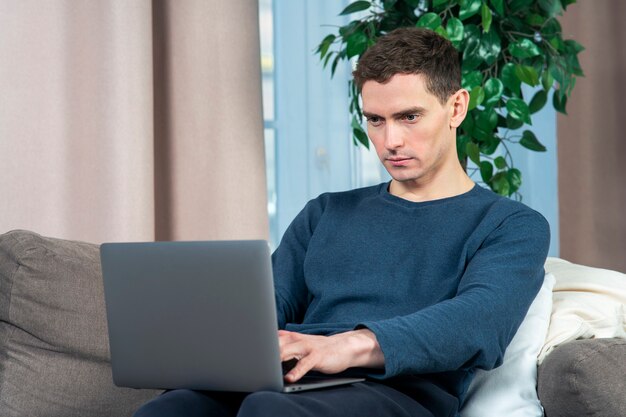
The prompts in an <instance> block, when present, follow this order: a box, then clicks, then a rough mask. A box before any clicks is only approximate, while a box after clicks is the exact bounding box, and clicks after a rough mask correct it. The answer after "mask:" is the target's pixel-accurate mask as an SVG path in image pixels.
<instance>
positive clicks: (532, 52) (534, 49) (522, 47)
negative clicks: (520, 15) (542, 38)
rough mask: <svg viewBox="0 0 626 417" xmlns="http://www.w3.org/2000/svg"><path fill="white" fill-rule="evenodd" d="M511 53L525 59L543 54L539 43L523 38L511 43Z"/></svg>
mask: <svg viewBox="0 0 626 417" xmlns="http://www.w3.org/2000/svg"><path fill="white" fill-rule="evenodd" d="M509 53H510V54H511V55H513V56H514V57H515V58H520V59H525V58H532V57H534V56H538V55H541V51H540V50H539V47H538V46H537V44H535V43H534V42H533V41H531V40H530V39H522V40H521V41H519V42H515V43H512V44H510V45H509Z"/></svg>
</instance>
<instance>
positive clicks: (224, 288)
mask: <svg viewBox="0 0 626 417" xmlns="http://www.w3.org/2000/svg"><path fill="white" fill-rule="evenodd" d="M100 255H101V260H102V274H103V279H104V292H105V301H106V309H107V320H108V326H109V343H110V348H111V366H112V370H113V381H114V382H115V384H116V385H118V386H124V387H134V388H159V389H173V388H189V389H198V390H214V391H239V392H253V391H261V390H270V391H284V392H294V391H302V390H306V389H315V388H322V387H328V386H334V385H341V384H347V383H354V382H358V381H362V379H352V378H333V377H329V378H321V379H320V378H314V379H313V380H310V379H309V378H307V380H303V381H299V382H298V383H296V384H285V383H284V382H283V371H282V366H281V362H280V356H279V347H278V334H277V319H276V306H275V299H274V286H273V279H272V266H271V260H270V249H269V245H268V244H267V242H266V241H263V240H248V241H207V242H143V243H105V244H103V245H102V246H101V248H100Z"/></svg>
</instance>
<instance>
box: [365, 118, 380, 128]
mask: <svg viewBox="0 0 626 417" xmlns="http://www.w3.org/2000/svg"><path fill="white" fill-rule="evenodd" d="M367 122H368V123H370V124H372V125H374V126H376V125H379V124H380V123H381V120H380V117H368V118H367Z"/></svg>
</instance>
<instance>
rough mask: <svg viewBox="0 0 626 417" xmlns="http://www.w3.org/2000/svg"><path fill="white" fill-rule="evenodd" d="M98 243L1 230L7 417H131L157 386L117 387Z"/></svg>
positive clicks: (2, 375)
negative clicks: (112, 368) (112, 364)
mask: <svg viewBox="0 0 626 417" xmlns="http://www.w3.org/2000/svg"><path fill="white" fill-rule="evenodd" d="M103 293H104V291H103V285H102V275H101V268H100V257H99V247H98V246H97V245H94V244H90V243H84V242H76V241H69V240H61V239H52V238H47V237H43V236H40V235H38V234H36V233H32V232H27V231H13V232H9V233H5V234H3V235H0V410H1V411H0V414H1V415H2V416H3V417H14V416H48V417H56V416H59V417H61V416H63V417H74V416H90V417H109V416H116V417H122V416H129V415H131V414H132V412H133V411H134V410H135V409H136V408H137V407H138V406H139V405H140V404H141V403H143V402H145V401H146V400H148V399H149V398H151V397H153V396H155V395H156V393H157V392H156V391H151V390H133V389H127V388H118V387H116V386H114V385H113V381H112V377H111V368H110V365H109V343H108V334H107V333H108V332H107V323H106V314H105V307H104V295H103Z"/></svg>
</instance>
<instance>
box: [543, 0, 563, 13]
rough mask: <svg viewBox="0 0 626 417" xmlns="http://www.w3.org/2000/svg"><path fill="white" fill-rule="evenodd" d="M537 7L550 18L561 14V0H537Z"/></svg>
mask: <svg viewBox="0 0 626 417" xmlns="http://www.w3.org/2000/svg"><path fill="white" fill-rule="evenodd" d="M538 3H539V7H540V8H542V9H543V10H544V11H545V12H546V13H547V14H548V16H550V17H554V16H556V15H560V14H561V13H563V5H562V4H561V0H539V1H538Z"/></svg>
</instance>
